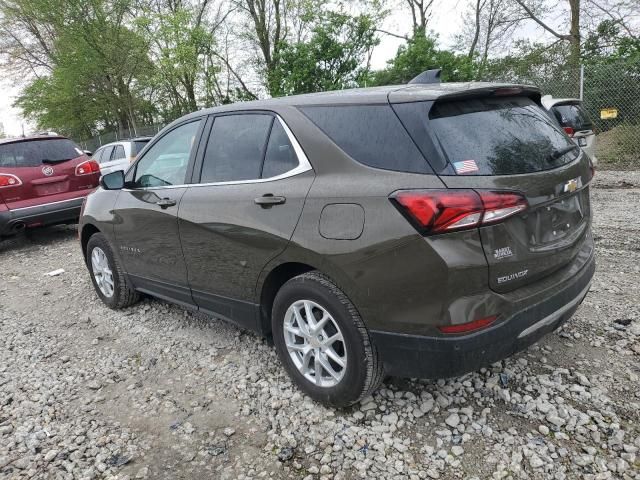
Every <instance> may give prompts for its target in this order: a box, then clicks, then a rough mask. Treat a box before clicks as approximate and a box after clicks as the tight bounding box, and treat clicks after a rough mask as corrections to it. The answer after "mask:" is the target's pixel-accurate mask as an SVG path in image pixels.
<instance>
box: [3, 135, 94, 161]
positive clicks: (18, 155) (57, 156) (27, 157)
mask: <svg viewBox="0 0 640 480" xmlns="http://www.w3.org/2000/svg"><path fill="white" fill-rule="evenodd" d="M81 155H82V151H81V150H79V149H78V147H77V146H76V144H75V143H73V142H72V141H71V140H68V139H66V138H48V139H43V140H27V141H24V142H15V143H7V144H4V145H0V167H4V168H17V167H37V166H39V165H42V164H43V163H58V162H62V161H65V160H71V159H73V158H77V157H79V156H81Z"/></svg>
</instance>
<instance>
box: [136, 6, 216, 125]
mask: <svg viewBox="0 0 640 480" xmlns="http://www.w3.org/2000/svg"><path fill="white" fill-rule="evenodd" d="M136 25H137V27H138V31H139V32H140V34H141V35H142V36H143V37H144V38H145V39H146V42H147V43H148V44H149V45H150V46H151V49H150V52H151V57H152V60H153V71H152V73H151V75H150V76H149V77H148V78H147V82H148V84H149V86H150V87H152V88H153V89H154V90H155V91H157V92H158V94H157V98H156V100H157V102H156V104H157V105H158V106H159V107H160V109H161V110H162V116H163V117H164V118H169V119H173V118H177V117H180V116H181V115H183V114H185V113H188V112H192V111H194V110H197V109H198V107H199V106H200V105H201V101H204V102H205V103H213V102H212V101H211V99H210V98H206V93H204V94H203V93H200V92H210V91H211V86H210V85H209V82H211V81H212V79H213V77H214V76H215V75H217V73H218V72H219V70H220V69H219V67H217V65H211V64H210V63H208V60H209V57H208V56H207V55H208V54H209V53H210V51H211V50H212V49H213V48H214V47H215V39H214V37H213V34H212V33H211V32H209V31H208V30H207V29H206V28H205V26H204V25H203V24H202V22H201V21H200V19H199V16H198V14H197V12H195V11H194V10H193V9H192V8H187V7H178V8H176V9H175V10H173V11H151V10H150V9H147V10H146V11H145V12H144V15H143V16H140V17H138V19H137V20H136ZM205 66H207V67H210V68H205ZM199 93H200V95H199ZM199 97H204V98H199Z"/></svg>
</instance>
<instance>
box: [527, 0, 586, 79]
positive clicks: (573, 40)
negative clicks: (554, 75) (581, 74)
mask: <svg viewBox="0 0 640 480" xmlns="http://www.w3.org/2000/svg"><path fill="white" fill-rule="evenodd" d="M515 1H516V2H517V3H518V5H520V7H521V9H522V12H523V14H524V15H525V16H526V17H527V18H529V19H531V20H533V21H534V22H535V23H537V24H538V25H539V26H540V27H542V28H543V29H544V30H545V31H546V32H547V33H550V34H551V35H552V36H553V37H555V38H556V39H557V40H556V41H557V42H568V44H569V64H570V65H571V66H572V67H573V68H577V67H578V66H579V65H580V59H581V55H580V54H581V50H580V47H581V38H582V37H581V32H580V13H581V10H580V2H581V0H564V1H565V2H566V5H567V6H568V9H569V15H568V20H567V21H566V23H568V25H566V24H565V33H562V32H559V31H558V30H556V29H555V28H554V27H553V26H551V22H550V20H548V19H546V18H545V16H546V14H548V13H549V8H548V6H547V4H546V2H544V0H515ZM567 27H568V28H567ZM567 30H568V32H567Z"/></svg>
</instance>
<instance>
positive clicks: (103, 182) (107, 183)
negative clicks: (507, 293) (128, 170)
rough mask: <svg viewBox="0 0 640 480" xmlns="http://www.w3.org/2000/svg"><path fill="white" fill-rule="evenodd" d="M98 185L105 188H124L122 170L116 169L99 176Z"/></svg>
mask: <svg viewBox="0 0 640 480" xmlns="http://www.w3.org/2000/svg"><path fill="white" fill-rule="evenodd" d="M100 186H101V187H102V188H104V189H105V190H122V189H123V188H124V172H123V171H122V170H117V171H115V172H111V173H107V174H106V175H103V176H102V177H100Z"/></svg>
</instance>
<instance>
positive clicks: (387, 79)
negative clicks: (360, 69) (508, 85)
mask: <svg viewBox="0 0 640 480" xmlns="http://www.w3.org/2000/svg"><path fill="white" fill-rule="evenodd" d="M435 68H441V69H442V77H441V78H442V80H443V81H450V82H451V81H454V82H455V81H468V80H471V79H472V78H473V76H474V66H473V62H472V61H471V60H470V59H469V58H468V56H467V55H459V54H456V53H454V52H452V51H450V50H440V49H438V48H437V46H436V40H435V39H434V38H431V37H428V36H426V35H425V34H424V32H423V31H421V30H419V31H418V32H416V34H415V35H414V36H413V37H412V38H411V39H410V40H409V41H408V42H407V44H406V45H401V46H400V48H398V52H397V53H396V56H395V57H394V58H393V59H391V60H389V61H388V62H387V68H385V69H384V70H381V71H379V72H374V73H373V74H372V78H371V80H370V82H371V84H374V85H393V84H404V83H407V82H408V81H409V80H411V79H412V78H414V77H415V76H417V75H418V74H420V73H422V72H424V71H425V70H430V69H435Z"/></svg>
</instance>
